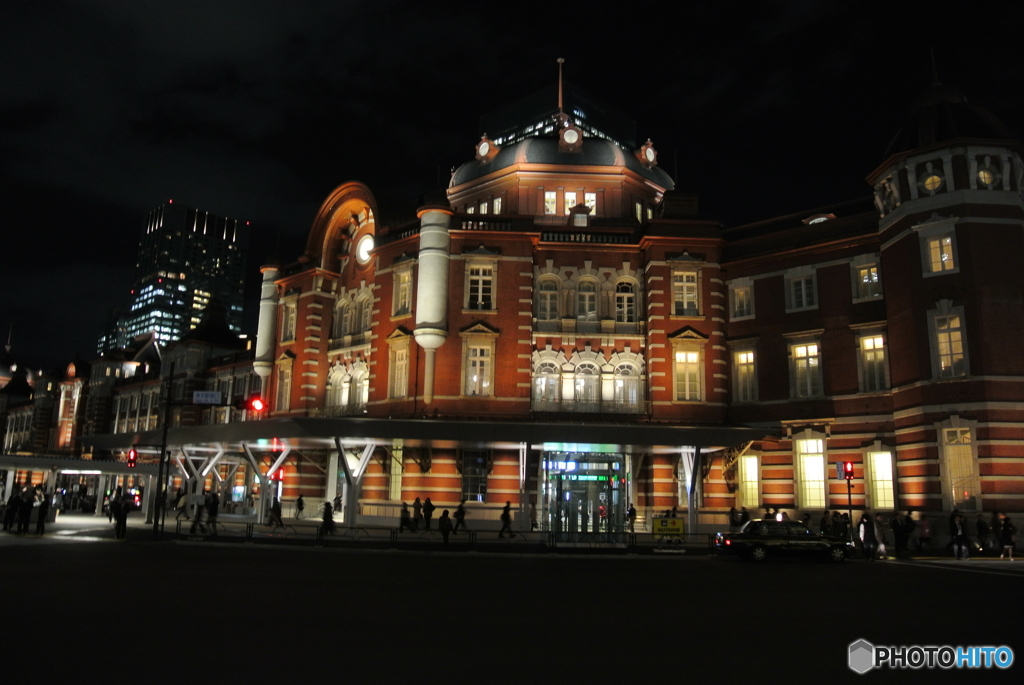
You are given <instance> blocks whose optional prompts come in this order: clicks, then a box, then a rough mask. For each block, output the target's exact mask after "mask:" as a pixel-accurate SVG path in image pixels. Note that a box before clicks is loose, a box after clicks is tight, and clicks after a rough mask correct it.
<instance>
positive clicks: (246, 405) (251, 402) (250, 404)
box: [235, 394, 267, 412]
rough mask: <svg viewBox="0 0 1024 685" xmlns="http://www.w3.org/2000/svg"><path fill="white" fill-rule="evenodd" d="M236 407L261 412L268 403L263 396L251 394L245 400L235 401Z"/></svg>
mask: <svg viewBox="0 0 1024 685" xmlns="http://www.w3.org/2000/svg"><path fill="white" fill-rule="evenodd" d="M235 408H236V409H241V410H244V411H253V412H261V411H263V410H264V409H266V408H267V403H266V402H264V401H263V398H262V397H260V396H259V395H258V394H257V395H250V396H249V397H247V398H245V399H244V400H239V401H238V402H236V403H235Z"/></svg>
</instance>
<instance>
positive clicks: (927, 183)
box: [921, 173, 942, 193]
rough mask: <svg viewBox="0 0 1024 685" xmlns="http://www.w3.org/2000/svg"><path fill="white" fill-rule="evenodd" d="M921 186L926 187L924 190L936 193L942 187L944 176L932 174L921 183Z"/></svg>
mask: <svg viewBox="0 0 1024 685" xmlns="http://www.w3.org/2000/svg"><path fill="white" fill-rule="evenodd" d="M921 185H922V186H924V189H925V190H927V191H928V192H929V193H934V192H935V191H936V190H938V189H939V188H941V187H942V176H939V175H938V174H936V173H930V174H928V175H927V176H925V177H924V180H923V181H921Z"/></svg>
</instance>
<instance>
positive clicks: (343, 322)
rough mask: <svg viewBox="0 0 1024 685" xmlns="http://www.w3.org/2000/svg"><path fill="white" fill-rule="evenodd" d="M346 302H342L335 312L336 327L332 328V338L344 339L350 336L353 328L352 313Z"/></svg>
mask: <svg viewBox="0 0 1024 685" xmlns="http://www.w3.org/2000/svg"><path fill="white" fill-rule="evenodd" d="M351 309H352V308H351V307H349V306H348V303H346V302H340V303H339V304H338V306H337V308H335V310H334V325H333V326H332V327H331V337H332V338H342V337H344V336H346V335H348V332H349V329H350V327H351V324H350V322H351V319H352V311H351Z"/></svg>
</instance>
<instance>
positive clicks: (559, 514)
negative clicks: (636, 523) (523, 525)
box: [543, 452, 625, 541]
mask: <svg viewBox="0 0 1024 685" xmlns="http://www.w3.org/2000/svg"><path fill="white" fill-rule="evenodd" d="M545 457H551V458H546V459H545V461H544V467H545V468H544V471H545V478H544V493H543V495H544V504H545V512H544V522H545V524H546V527H547V530H549V531H550V532H551V533H553V534H555V536H556V539H558V540H561V541H574V540H577V539H582V538H584V537H586V538H587V539H591V538H593V537H594V536H600V537H603V538H605V539H607V540H609V541H612V540H614V539H615V537H616V535H617V534H621V533H622V531H623V520H624V514H625V512H624V507H623V497H624V494H623V493H624V492H625V490H624V478H623V476H622V474H623V470H622V469H623V464H624V459H623V455H621V454H581V453H571V454H565V453H550V452H549V453H545Z"/></svg>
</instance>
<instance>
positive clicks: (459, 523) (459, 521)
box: [452, 499, 469, 535]
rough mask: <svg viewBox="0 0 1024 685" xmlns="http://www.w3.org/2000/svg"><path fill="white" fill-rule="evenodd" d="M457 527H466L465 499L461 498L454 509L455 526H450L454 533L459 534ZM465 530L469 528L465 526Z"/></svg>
mask: <svg viewBox="0 0 1024 685" xmlns="http://www.w3.org/2000/svg"><path fill="white" fill-rule="evenodd" d="M459 528H466V500H465V499H463V500H462V501H461V502H459V506H458V508H456V509H455V527H454V528H452V533H453V534H454V535H458V534H459ZM466 530H469V529H468V528H466Z"/></svg>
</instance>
